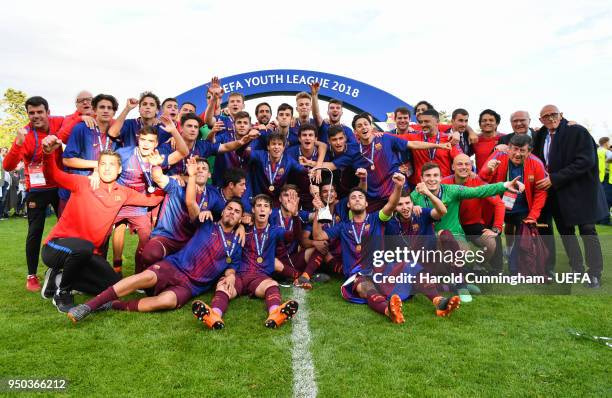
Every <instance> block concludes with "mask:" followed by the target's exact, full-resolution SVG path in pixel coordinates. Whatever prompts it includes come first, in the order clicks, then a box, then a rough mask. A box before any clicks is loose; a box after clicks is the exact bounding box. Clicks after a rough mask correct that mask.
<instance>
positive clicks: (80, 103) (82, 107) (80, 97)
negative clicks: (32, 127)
mask: <svg viewBox="0 0 612 398" xmlns="http://www.w3.org/2000/svg"><path fill="white" fill-rule="evenodd" d="M92 99H93V95H92V94H91V93H90V92H89V91H87V90H83V91H81V92H79V93H78V94H77V96H76V98H75V100H74V103H75V105H76V111H74V113H72V114H70V115H68V116H66V117H65V118H64V123H63V124H62V128H61V129H60V131H59V132H58V133H57V136H58V137H59V139H60V140H62V142H68V138H70V133H71V132H72V128H73V127H74V126H75V125H76V124H77V123H79V122H85V123H86V124H87V125H88V126H89V125H90V124H91V126H93V123H95V122H94V119H93V107H92V106H91V100H92Z"/></svg>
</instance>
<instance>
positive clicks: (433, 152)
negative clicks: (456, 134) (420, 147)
mask: <svg viewBox="0 0 612 398" xmlns="http://www.w3.org/2000/svg"><path fill="white" fill-rule="evenodd" d="M423 142H429V141H428V139H427V135H426V134H425V132H424V131H423ZM439 143H440V132H439V131H438V134H436V144H439ZM437 150H438V148H431V149H429V159H430V160H434V158H435V157H436V151H437Z"/></svg>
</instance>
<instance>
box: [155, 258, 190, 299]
mask: <svg viewBox="0 0 612 398" xmlns="http://www.w3.org/2000/svg"><path fill="white" fill-rule="evenodd" d="M147 270H149V271H152V272H154V273H155V275H157V283H156V284H155V286H153V287H152V288H150V289H147V295H149V296H159V295H160V294H161V293H163V292H173V293H174V294H175V295H176V308H181V307H182V306H184V305H185V304H186V303H187V302H189V300H191V298H192V297H193V295H192V294H191V286H190V283H189V279H187V277H186V276H185V275H183V274H182V273H181V272H180V271H179V270H177V269H176V268H174V266H173V265H172V264H170V263H168V262H166V261H161V262H159V263H157V264H153V265H152V266H150V267H149V268H147Z"/></svg>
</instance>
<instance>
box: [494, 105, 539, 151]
mask: <svg viewBox="0 0 612 398" xmlns="http://www.w3.org/2000/svg"><path fill="white" fill-rule="evenodd" d="M529 123H531V117H530V116H529V112H527V111H515V112H512V114H511V115H510V125H512V133H510V134H506V135H504V136H503V137H501V138H500V139H499V143H498V147H499V145H508V144H509V143H510V140H511V139H512V137H514V136H515V135H521V134H527V135H528V136H530V137H531V139H532V140H533V139H534V138H535V131H534V130H533V129H532V128H531V127H529ZM499 149H505V148H499Z"/></svg>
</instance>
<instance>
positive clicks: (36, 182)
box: [28, 163, 47, 188]
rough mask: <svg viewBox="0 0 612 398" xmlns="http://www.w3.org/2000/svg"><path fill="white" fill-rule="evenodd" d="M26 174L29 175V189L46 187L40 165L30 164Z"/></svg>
mask: <svg viewBox="0 0 612 398" xmlns="http://www.w3.org/2000/svg"><path fill="white" fill-rule="evenodd" d="M28 173H29V174H30V187H31V188H40V187H44V186H45V185H47V181H45V175H44V174H43V170H42V164H40V163H38V164H30V165H29V166H28Z"/></svg>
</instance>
